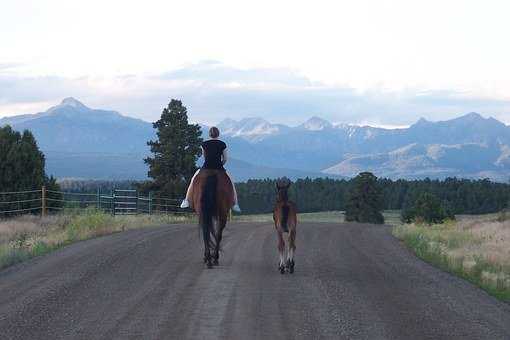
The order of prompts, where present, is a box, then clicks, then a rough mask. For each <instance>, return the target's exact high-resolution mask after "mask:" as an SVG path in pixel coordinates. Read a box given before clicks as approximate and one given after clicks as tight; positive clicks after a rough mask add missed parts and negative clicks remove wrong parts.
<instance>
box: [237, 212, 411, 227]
mask: <svg viewBox="0 0 510 340" xmlns="http://www.w3.org/2000/svg"><path fill="white" fill-rule="evenodd" d="M383 215H384V220H385V223H386V224H389V225H400V224H402V222H401V221H400V211H396V210H388V211H384V212H383ZM233 221H234V222H273V214H257V215H234V216H233ZM299 222H328V223H343V222H345V216H344V212H343V211H321V212H313V213H300V214H298V223H299Z"/></svg>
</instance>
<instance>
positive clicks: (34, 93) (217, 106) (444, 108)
mask: <svg viewBox="0 0 510 340" xmlns="http://www.w3.org/2000/svg"><path fill="white" fill-rule="evenodd" d="M0 68H1V66H0ZM0 88H2V93H0V116H3V115H11V114H19V113H31V112H12V111H9V110H11V109H12V108H18V110H19V109H21V108H25V109H26V108H35V107H37V105H40V107H39V111H43V110H45V109H47V107H46V106H42V105H47V103H53V104H56V103H58V102H59V101H60V100H61V99H62V98H64V97H68V96H74V97H76V98H78V99H80V100H81V101H83V102H84V103H85V104H86V105H88V106H91V107H97V108H105V109H114V110H117V111H119V112H121V113H123V114H127V115H130V116H134V117H138V118H142V119H145V120H148V121H154V120H156V119H157V118H158V117H159V115H160V113H161V110H162V108H163V107H164V106H165V105H166V104H167V103H168V102H169V100H170V99H171V98H179V99H181V100H183V102H184V104H185V105H186V106H187V107H188V111H189V114H190V117H191V119H192V120H193V121H196V122H203V123H208V124H212V123H216V122H218V121H220V120H222V119H224V118H226V117H230V118H236V119H238V118H242V117H249V116H259V117H262V118H265V119H268V120H270V121H273V122H281V123H287V124H299V123H301V122H302V121H303V120H305V119H307V118H309V117H310V116H312V115H318V116H322V117H324V118H326V119H329V120H331V121H333V122H344V123H358V124H360V123H365V124H372V125H381V126H400V125H408V124H411V123H413V122H415V121H416V120H417V119H418V118H420V117H425V118H427V119H429V120H442V119H448V118H452V117H455V116H458V115H460V114H464V113H467V112H471V111H476V112H479V113H482V114H484V115H490V116H493V117H495V118H498V119H500V120H502V121H505V122H507V123H509V122H510V101H509V100H504V99H497V98H496V99H493V98H482V97H478V96H476V95H474V94H470V93H466V92H461V91H455V90H423V89H405V90H400V91H388V90H385V89H372V90H367V91H358V90H356V89H353V88H349V87H342V86H331V85H325V84H321V83H317V82H313V81H310V80H309V79H307V78H306V77H304V76H302V75H300V74H298V73H297V72H295V71H293V70H290V69H271V68H253V69H239V68H234V67H230V66H227V65H225V64H222V63H220V62H217V61H206V62H202V63H198V64H192V65H187V66H184V67H182V68H180V69H177V70H173V71H170V72H166V73H161V74H150V75H124V76H117V77H110V78H106V77H105V78H101V77H82V78H64V77H19V76H15V75H12V74H2V73H0ZM37 103H39V104H37Z"/></svg>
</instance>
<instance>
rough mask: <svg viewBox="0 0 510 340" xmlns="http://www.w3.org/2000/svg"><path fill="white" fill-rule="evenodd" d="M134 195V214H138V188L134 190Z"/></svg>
mask: <svg viewBox="0 0 510 340" xmlns="http://www.w3.org/2000/svg"><path fill="white" fill-rule="evenodd" d="M135 195H136V196H135V197H136V205H135V207H136V208H135V215H138V205H139V203H138V190H136V191H135Z"/></svg>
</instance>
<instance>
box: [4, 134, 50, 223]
mask: <svg viewBox="0 0 510 340" xmlns="http://www.w3.org/2000/svg"><path fill="white" fill-rule="evenodd" d="M44 165H45V159H44V154H43V153H42V152H41V151H40V150H39V147H38V146H37V142H36V140H35V138H34V135H33V134H32V133H31V132H30V131H28V130H25V131H23V133H20V132H17V131H14V130H13V129H12V128H11V127H10V126H8V125H7V126H4V127H2V128H0V192H14V191H32V190H40V189H41V187H42V186H43V185H45V186H46V187H47V189H49V190H59V187H58V184H57V183H56V181H55V179H54V178H53V177H50V178H48V177H47V176H46V173H45V171H44ZM40 198H41V194H40V193H27V194H16V195H15V194H2V195H0V211H7V210H22V209H29V208H36V207H40V206H41V202H40V200H39V201H36V200H37V199H40ZM12 201H24V202H19V203H6V202H12ZM2 202H3V203H2ZM52 206H56V207H58V206H59V203H58V202H53V203H52ZM33 212H38V211H35V210H34V211H33ZM2 215H5V214H2Z"/></svg>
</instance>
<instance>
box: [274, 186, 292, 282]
mask: <svg viewBox="0 0 510 340" xmlns="http://www.w3.org/2000/svg"><path fill="white" fill-rule="evenodd" d="M289 186H290V181H289V180H288V179H284V180H279V181H277V182H276V189H277V192H278V193H277V199H276V203H275V206H274V210H273V220H274V224H275V227H276V232H277V233H278V252H279V254H280V262H279V264H278V269H279V270H280V273H282V274H285V269H287V270H288V271H289V272H290V273H291V274H292V273H294V264H295V263H294V251H295V250H296V225H297V209H296V204H294V202H292V201H289V195H288V189H289ZM283 233H288V234H289V237H288V243H287V244H288V249H287V260H285V250H286V249H285V248H286V247H285V240H284V239H283Z"/></svg>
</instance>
